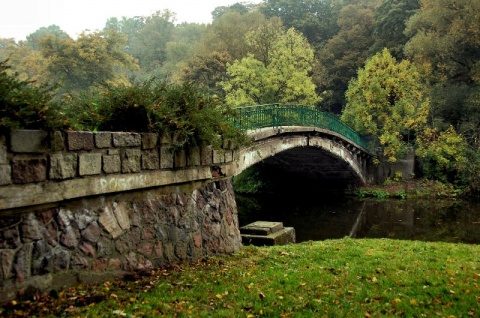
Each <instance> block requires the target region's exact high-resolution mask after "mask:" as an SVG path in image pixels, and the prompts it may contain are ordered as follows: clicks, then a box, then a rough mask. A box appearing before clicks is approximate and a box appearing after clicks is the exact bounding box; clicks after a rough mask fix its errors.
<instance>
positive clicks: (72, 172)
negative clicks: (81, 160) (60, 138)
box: [49, 154, 78, 180]
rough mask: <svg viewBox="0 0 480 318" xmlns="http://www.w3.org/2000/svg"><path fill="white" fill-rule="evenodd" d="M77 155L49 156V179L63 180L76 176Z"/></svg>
mask: <svg viewBox="0 0 480 318" xmlns="http://www.w3.org/2000/svg"><path fill="white" fill-rule="evenodd" d="M77 166H78V156H77V154H53V155H50V172H49V177H50V179H55V180H63V179H69V178H74V177H75V176H76V175H77Z"/></svg>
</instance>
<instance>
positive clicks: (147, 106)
mask: <svg viewBox="0 0 480 318" xmlns="http://www.w3.org/2000/svg"><path fill="white" fill-rule="evenodd" d="M64 103H65V105H66V106H65V110H66V112H67V114H68V117H69V118H70V121H71V123H72V127H73V128H74V129H76V130H92V131H99V130H100V131H135V132H147V131H149V132H157V133H161V134H170V135H172V136H174V138H173V143H174V146H175V147H180V148H181V147H189V146H200V145H203V144H210V145H213V146H214V147H215V148H220V147H221V145H222V143H223V141H224V140H230V141H232V142H233V143H234V144H241V143H243V142H244V141H245V140H246V139H245V136H244V134H243V133H242V132H241V131H240V130H238V129H235V128H234V127H233V125H232V123H231V122H230V121H229V120H228V116H229V114H230V113H231V112H232V111H231V110H230V109H228V108H227V107H225V106H224V105H222V103H221V102H220V101H219V100H218V99H217V98H214V97H211V96H208V95H205V94H202V93H201V92H200V91H199V90H198V89H197V88H196V87H195V86H193V85H191V84H183V85H173V84H166V83H164V82H157V81H155V80H149V81H145V82H143V83H137V84H133V85H117V86H113V85H109V86H105V87H102V88H100V89H98V88H97V89H94V90H91V91H90V92H88V94H87V93H83V94H77V95H69V96H66V98H64Z"/></svg>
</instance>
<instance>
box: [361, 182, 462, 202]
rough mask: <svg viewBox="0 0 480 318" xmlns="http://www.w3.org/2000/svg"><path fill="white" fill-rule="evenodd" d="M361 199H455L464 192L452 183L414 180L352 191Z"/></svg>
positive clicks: (369, 186)
mask: <svg viewBox="0 0 480 318" xmlns="http://www.w3.org/2000/svg"><path fill="white" fill-rule="evenodd" d="M352 192H353V194H354V195H356V196H357V197H360V198H367V197H371V198H377V199H388V198H397V199H407V198H409V199H428V198H431V199H438V198H444V199H453V198H457V197H459V196H461V195H462V190H460V189H458V188H455V186H454V185H452V184H450V183H442V182H440V181H434V180H426V179H413V180H408V181H392V180H387V181H385V183H384V184H383V185H366V186H363V187H360V188H357V189H355V190H353V191H352Z"/></svg>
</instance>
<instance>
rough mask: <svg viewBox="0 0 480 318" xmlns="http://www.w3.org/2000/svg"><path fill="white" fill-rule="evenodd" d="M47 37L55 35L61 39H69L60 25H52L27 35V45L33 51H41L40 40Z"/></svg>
mask: <svg viewBox="0 0 480 318" xmlns="http://www.w3.org/2000/svg"><path fill="white" fill-rule="evenodd" d="M47 35H53V36H55V37H59V38H64V39H65V38H69V36H68V34H67V33H66V32H65V31H63V30H62V29H61V28H60V27H59V26H58V25H55V24H52V25H50V26H48V27H41V28H40V29H38V30H36V31H35V32H33V33H31V34H29V35H27V41H26V44H27V45H28V46H29V47H31V48H32V49H33V50H36V51H38V50H40V40H41V39H42V38H43V37H44V36H47Z"/></svg>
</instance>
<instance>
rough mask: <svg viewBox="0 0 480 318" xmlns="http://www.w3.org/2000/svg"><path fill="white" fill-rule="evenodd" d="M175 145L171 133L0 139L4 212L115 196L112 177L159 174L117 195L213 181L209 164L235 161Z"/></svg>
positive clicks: (32, 134) (21, 133)
mask: <svg viewBox="0 0 480 318" xmlns="http://www.w3.org/2000/svg"><path fill="white" fill-rule="evenodd" d="M173 141H174V138H172V137H171V136H170V135H159V134H155V133H130V132H98V133H94V132H82V131H70V132H60V131H55V132H51V133H48V132H45V131H39V130H18V131H13V132H12V133H10V134H9V135H7V136H5V135H0V214H2V212H3V211H5V210H10V209H15V208H28V207H32V206H34V205H37V204H47V203H56V202H59V201H61V200H65V199H67V198H80V197H81V196H83V195H102V194H104V193H111V190H112V189H107V188H108V187H105V186H104V185H103V183H102V182H103V181H102V180H108V179H111V178H110V176H111V177H112V178H113V179H117V180H124V179H125V180H130V179H131V180H137V179H142V178H143V179H148V180H150V178H149V177H148V174H151V175H154V176H156V177H158V176H161V179H159V180H157V181H156V182H149V183H145V184H144V185H138V184H137V183H136V182H133V183H131V184H135V188H133V189H128V186H127V187H121V188H122V189H121V190H118V191H129V190H136V189H139V188H142V187H144V188H148V187H155V186H164V185H166V184H175V183H178V182H190V181H199V180H207V179H211V178H212V175H211V173H208V172H209V171H210V166H211V165H213V164H214V163H215V164H218V163H222V164H228V163H229V162H231V161H232V160H233V156H232V155H231V150H228V151H227V153H228V155H227V156H225V155H224V153H225V152H224V151H223V150H219V151H213V150H212V148H211V146H205V147H193V148H191V149H175V148H174V147H173V144H172V143H173ZM227 146H228V145H227ZM214 153H215V155H214ZM213 156H214V157H215V160H213ZM220 156H221V159H220V158H219V157H220ZM225 157H226V158H227V160H225V159H226V158H225ZM226 161H227V162H226ZM183 170H185V171H184V172H182V171H183ZM193 170H196V171H197V173H192V171H193ZM172 171H175V173H171V172H172ZM206 171H207V173H206ZM135 175H138V176H137V177H136V176H135ZM179 176H181V177H179ZM169 177H171V178H173V179H171V180H169V179H168V178H169ZM165 178H167V179H165ZM188 178H192V179H188ZM198 178H200V179H198ZM127 184H128V183H127ZM72 187H74V188H72ZM67 188H69V189H70V190H66V189H67ZM103 190H106V191H108V192H102V191H103ZM75 193H77V195H75ZM72 195H73V196H72Z"/></svg>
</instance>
